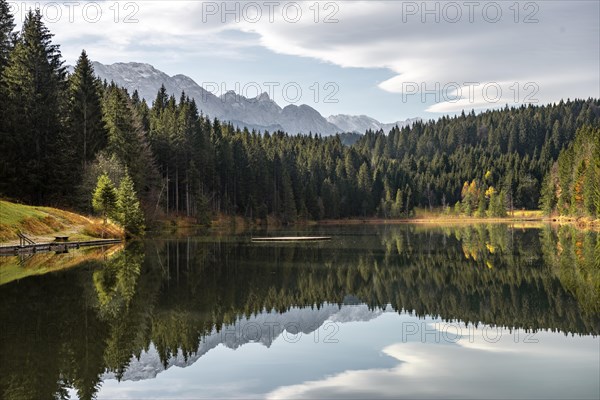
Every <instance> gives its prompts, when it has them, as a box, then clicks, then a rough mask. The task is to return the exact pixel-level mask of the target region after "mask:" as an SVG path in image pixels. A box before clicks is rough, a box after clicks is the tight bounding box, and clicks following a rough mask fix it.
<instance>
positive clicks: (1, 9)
mask: <svg viewBox="0 0 600 400" xmlns="http://www.w3.org/2000/svg"><path fill="white" fill-rule="evenodd" d="M14 28H15V23H14V18H13V16H12V15H11V14H10V7H9V6H8V2H7V1H6V0H0V73H1V72H2V69H4V67H5V66H6V64H7V63H8V57H9V54H10V52H11V50H12V47H13V43H14V41H15V39H16V38H15V35H14V34H13V29H14Z"/></svg>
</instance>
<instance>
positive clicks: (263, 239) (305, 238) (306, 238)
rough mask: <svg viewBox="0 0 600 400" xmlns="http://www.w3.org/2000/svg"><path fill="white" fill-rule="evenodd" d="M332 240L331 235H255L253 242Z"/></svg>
mask: <svg viewBox="0 0 600 400" xmlns="http://www.w3.org/2000/svg"><path fill="white" fill-rule="evenodd" d="M325 240H331V236H274V237H253V238H252V241H253V242H322V241H325Z"/></svg>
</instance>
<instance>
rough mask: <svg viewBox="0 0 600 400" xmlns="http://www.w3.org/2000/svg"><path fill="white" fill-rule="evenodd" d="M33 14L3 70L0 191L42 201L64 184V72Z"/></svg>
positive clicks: (56, 51)
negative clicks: (4, 93)
mask: <svg viewBox="0 0 600 400" xmlns="http://www.w3.org/2000/svg"><path fill="white" fill-rule="evenodd" d="M51 39H52V34H51V33H50V32H49V30H48V29H47V28H46V26H45V25H44V23H43V22H42V15H41V13H40V11H39V9H38V10H36V11H35V12H34V11H29V13H28V14H27V16H26V18H25V21H24V22H23V28H22V31H21V34H20V36H19V39H18V41H17V43H16V45H15V48H14V50H13V51H12V52H11V53H10V57H9V60H8V64H7V65H6V67H5V68H4V70H3V71H2V84H3V85H4V86H5V90H6V99H5V104H6V110H5V111H6V113H5V114H4V115H3V117H5V118H3V119H4V124H5V126H4V128H3V132H2V137H0V141H2V142H4V143H3V146H4V148H3V151H5V154H4V156H3V160H2V161H3V164H4V165H3V166H2V169H1V171H2V172H1V174H2V176H0V181H1V182H2V184H3V186H4V188H3V189H4V191H5V192H6V193H7V194H9V195H13V196H16V197H20V198H23V199H25V200H28V201H30V202H34V203H37V204H39V203H42V202H47V201H49V200H50V199H51V198H54V199H56V195H57V194H60V192H61V191H62V190H64V188H65V185H68V184H69V182H68V179H67V176H66V175H67V174H66V172H65V171H66V170H67V169H68V167H69V166H68V165H66V163H65V157H64V150H65V149H68V146H70V144H69V143H67V142H65V137H64V131H63V127H62V126H61V120H62V119H63V104H62V99H63V98H64V89H65V69H64V67H63V65H62V64H63V62H62V60H61V54H60V51H59V47H58V45H54V44H52V40H51Z"/></svg>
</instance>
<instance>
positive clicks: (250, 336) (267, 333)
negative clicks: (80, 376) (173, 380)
mask: <svg viewBox="0 0 600 400" xmlns="http://www.w3.org/2000/svg"><path fill="white" fill-rule="evenodd" d="M383 312H384V311H383V310H381V309H376V310H372V309H369V307H367V306H366V305H344V306H342V307H340V306H338V305H337V304H327V303H326V304H323V305H322V306H320V307H318V308H317V307H292V308H290V309H289V310H288V311H286V312H283V313H278V312H276V311H275V310H272V311H271V312H266V311H265V312H262V313H259V314H256V315H252V316H250V317H242V318H240V319H239V320H238V321H237V322H236V323H234V324H226V325H223V326H221V327H220V329H218V330H217V329H213V330H212V332H210V333H209V334H208V335H206V336H204V337H203V338H202V339H201V340H200V343H199V345H198V350H197V351H196V352H195V353H194V354H192V355H190V356H186V355H185V354H183V352H182V351H181V350H178V351H177V353H176V354H173V355H171V357H170V358H169V359H168V360H167V361H166V363H164V362H163V361H162V360H161V357H160V354H159V352H158V350H157V349H156V346H155V345H154V343H152V344H151V345H150V347H149V349H148V350H147V351H142V352H141V354H140V356H139V357H135V356H134V357H132V358H131V360H130V361H129V366H128V367H127V370H126V371H125V372H124V373H123V375H122V377H121V380H124V381H128V380H132V381H137V380H142V379H151V378H154V377H155V376H156V375H157V374H158V373H160V372H162V371H165V370H166V369H169V368H171V367H173V366H176V367H180V368H185V367H188V366H190V365H192V364H194V363H195V362H196V361H198V360H199V359H200V357H202V356H203V355H205V354H206V353H208V352H209V351H210V350H212V349H214V348H216V347H217V346H219V345H223V346H225V347H227V348H229V349H237V348H239V347H240V346H243V345H245V344H248V343H260V344H262V345H264V346H266V347H271V344H272V343H273V342H274V341H276V340H291V341H295V340H296V339H298V338H299V337H300V336H301V335H308V334H311V333H313V332H314V331H315V330H317V329H319V328H320V327H321V326H323V324H324V323H325V322H326V321H328V320H329V321H332V322H335V323H345V322H354V321H369V320H371V319H373V318H377V317H378V316H379V315H381V314H382V313H383ZM284 331H285V332H284ZM282 336H283V337H282ZM165 365H166V366H165ZM115 378H116V376H115V374H114V373H112V372H109V373H106V374H104V376H103V380H105V379H115Z"/></svg>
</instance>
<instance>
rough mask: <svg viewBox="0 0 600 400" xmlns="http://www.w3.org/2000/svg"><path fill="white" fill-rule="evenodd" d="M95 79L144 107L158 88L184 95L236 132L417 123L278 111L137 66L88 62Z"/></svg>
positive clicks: (290, 108) (294, 108) (265, 101)
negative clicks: (134, 95) (132, 95)
mask: <svg viewBox="0 0 600 400" xmlns="http://www.w3.org/2000/svg"><path fill="white" fill-rule="evenodd" d="M93 66H94V71H95V73H96V75H97V76H98V77H99V78H100V79H102V80H106V81H108V82H111V81H113V82H114V83H116V84H117V85H119V86H122V87H124V88H126V89H127V90H128V91H129V92H130V93H133V91H134V90H137V91H138V94H139V95H140V97H141V98H144V99H146V101H147V102H148V104H149V105H151V104H152V101H153V100H154V99H155V98H156V94H157V92H158V90H159V89H160V87H161V85H164V86H165V88H166V90H167V92H168V93H169V94H172V95H174V96H175V97H176V98H177V99H178V98H179V96H180V95H181V92H182V91H184V92H185V93H186V95H187V96H189V97H190V98H193V99H194V100H195V101H196V104H197V105H198V109H199V110H200V111H202V113H204V115H208V116H209V117H210V118H215V117H216V118H218V119H220V120H222V121H229V122H231V123H232V124H233V125H236V126H239V127H244V126H245V127H247V128H248V129H256V130H257V131H265V130H268V131H271V132H272V131H275V130H282V131H285V132H288V133H290V134H297V133H302V134H308V133H313V134H317V133H318V134H321V135H323V136H327V135H333V134H336V133H342V132H355V133H364V132H365V131H366V130H368V129H371V130H373V131H377V130H380V129H383V130H384V131H385V132H389V130H390V129H392V127H394V126H395V125H398V126H399V127H402V126H406V125H410V124H412V123H413V122H415V121H417V120H419V118H412V119H407V120H404V121H397V122H393V123H381V122H379V121H377V120H376V119H374V118H371V117H368V116H366V115H358V116H357V115H344V114H339V115H332V116H330V117H328V118H325V117H323V116H322V115H321V114H320V113H319V112H318V111H317V110H315V109H314V108H312V107H310V106H308V105H306V104H302V105H294V104H290V105H287V106H285V107H283V108H281V107H280V106H279V105H278V104H277V103H276V102H275V101H273V100H272V99H271V98H270V97H269V95H268V94H267V93H262V94H260V95H259V96H257V97H254V98H246V97H244V96H242V95H239V94H237V93H235V92H233V91H229V92H226V93H224V94H222V95H220V96H216V95H215V94H213V93H211V92H210V91H208V90H205V89H204V88H203V87H202V86H200V85H198V84H197V83H196V82H195V81H194V80H193V79H192V78H190V77H189V76H186V75H174V76H169V75H167V74H166V73H164V72H162V71H160V70H158V69H156V68H154V67H153V66H152V65H150V64H143V63H137V62H128V63H115V64H110V65H105V64H101V63H99V62H94V63H93Z"/></svg>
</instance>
